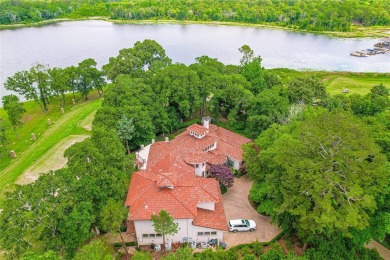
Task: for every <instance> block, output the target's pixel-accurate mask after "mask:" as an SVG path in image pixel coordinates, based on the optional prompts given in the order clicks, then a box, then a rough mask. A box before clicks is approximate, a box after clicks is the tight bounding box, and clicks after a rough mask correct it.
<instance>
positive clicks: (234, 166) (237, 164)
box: [228, 157, 241, 170]
mask: <svg viewBox="0 0 390 260" xmlns="http://www.w3.org/2000/svg"><path fill="white" fill-rule="evenodd" d="M228 159H229V160H231V161H232V162H233V168H234V169H236V170H239V169H240V164H241V163H240V162H239V161H237V160H235V159H233V158H232V157H228Z"/></svg>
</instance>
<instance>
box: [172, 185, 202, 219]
mask: <svg viewBox="0 0 390 260" xmlns="http://www.w3.org/2000/svg"><path fill="white" fill-rule="evenodd" d="M168 192H169V193H170V194H171V195H172V197H174V198H175V199H176V200H177V201H178V202H180V204H182V205H183V206H184V207H185V208H186V209H187V210H188V211H189V212H190V213H191V214H192V215H194V217H196V216H197V215H198V210H197V208H196V209H195V211H196V214H194V212H192V210H191V209H189V208H188V207H187V206H186V205H185V204H184V203H183V202H182V201H181V200H180V199H178V197H176V196H175V195H174V194H173V192H172V191H168Z"/></svg>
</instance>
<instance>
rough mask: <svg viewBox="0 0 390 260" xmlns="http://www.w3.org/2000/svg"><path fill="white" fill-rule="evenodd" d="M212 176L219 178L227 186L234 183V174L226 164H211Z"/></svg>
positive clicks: (210, 171)
mask: <svg viewBox="0 0 390 260" xmlns="http://www.w3.org/2000/svg"><path fill="white" fill-rule="evenodd" d="M209 174H210V177H212V178H215V179H217V180H218V181H219V182H221V183H222V184H223V185H225V187H226V188H230V187H232V186H233V183H234V174H233V173H232V171H231V170H230V168H229V167H228V166H226V165H211V166H210V170H209Z"/></svg>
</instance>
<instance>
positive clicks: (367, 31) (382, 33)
mask: <svg viewBox="0 0 390 260" xmlns="http://www.w3.org/2000/svg"><path fill="white" fill-rule="evenodd" d="M84 20H103V21H107V22H112V23H116V24H205V25H228V26H246V27H254V28H270V29H277V30H286V31H293V32H302V33H311V34H319V35H328V36H332V37H339V38H363V37H366V38H382V37H390V27H386V26H372V27H365V26H356V25H355V26H352V31H350V32H336V31H310V30H303V29H299V28H297V27H284V26H277V25H274V24H272V23H262V24H253V23H239V22H219V21H188V20H184V21H179V20H157V19H152V20H116V19H115V20H114V19H110V18H109V17H105V16H94V17H83V18H77V19H76V18H60V19H52V20H45V21H41V22H37V23H30V24H12V25H0V30H6V29H18V28H24V27H39V26H45V25H48V24H53V23H60V22H66V21H84Z"/></svg>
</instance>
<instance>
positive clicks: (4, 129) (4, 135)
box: [0, 118, 10, 156]
mask: <svg viewBox="0 0 390 260" xmlns="http://www.w3.org/2000/svg"><path fill="white" fill-rule="evenodd" d="M8 130H9V124H8V122H6V121H5V120H4V119H2V118H0V143H1V145H2V146H3V149H4V151H5V153H6V154H7V155H8V156H10V155H9V151H8V149H7V144H8V138H9V134H8Z"/></svg>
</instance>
